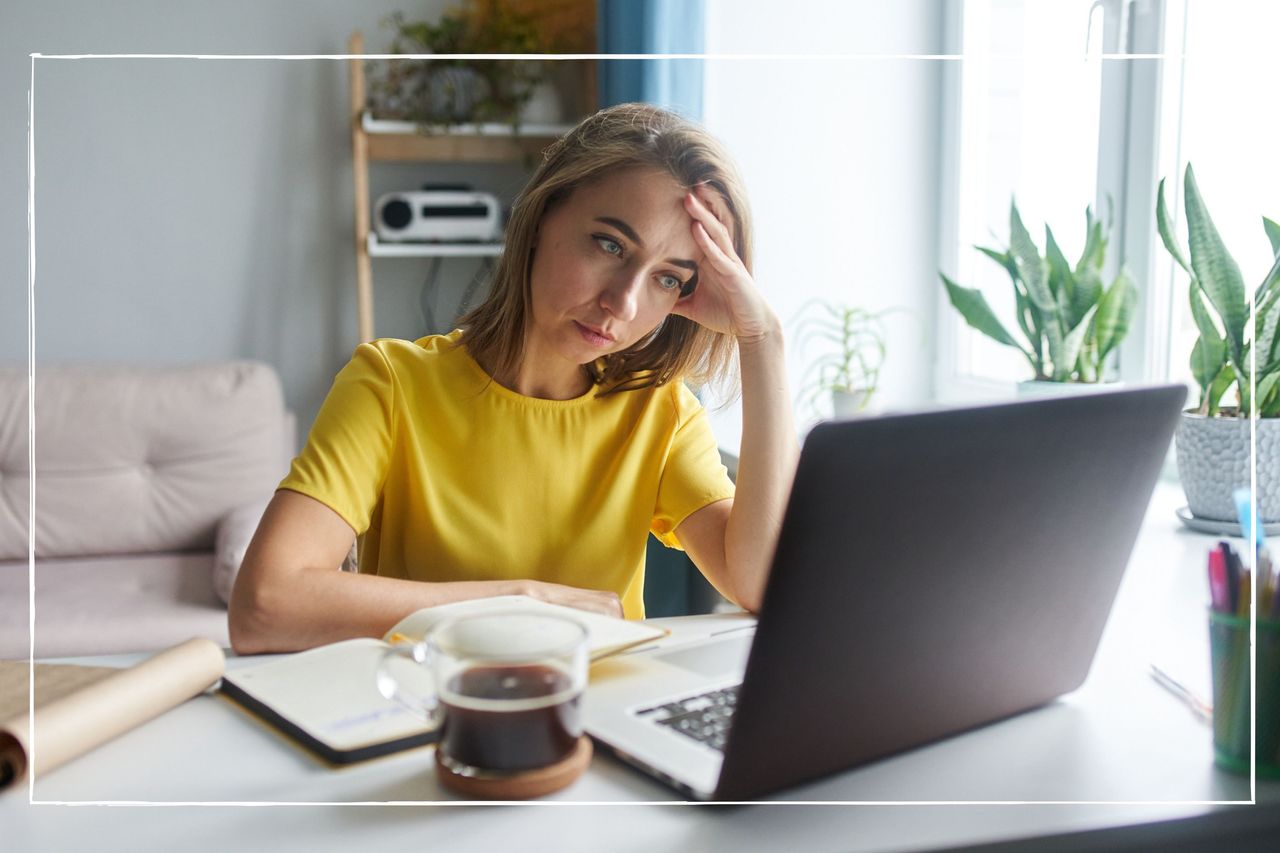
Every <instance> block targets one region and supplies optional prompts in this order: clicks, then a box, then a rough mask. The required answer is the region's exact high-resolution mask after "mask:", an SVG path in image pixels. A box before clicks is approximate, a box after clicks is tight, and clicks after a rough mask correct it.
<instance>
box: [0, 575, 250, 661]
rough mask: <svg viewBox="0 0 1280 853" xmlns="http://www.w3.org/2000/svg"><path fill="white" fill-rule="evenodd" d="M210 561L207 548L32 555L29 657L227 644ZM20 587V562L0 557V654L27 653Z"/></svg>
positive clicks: (23, 583) (23, 586)
mask: <svg viewBox="0 0 1280 853" xmlns="http://www.w3.org/2000/svg"><path fill="white" fill-rule="evenodd" d="M212 563H213V555H212V553H167V554H143V555H126V556H116V557H91V558H79V559H74V560H59V559H52V560H41V561H38V562H37V563H36V637H35V639H36V646H35V653H36V657H38V658H49V657H64V656H71V655H89V654H119V653H125V652H141V651H153V650H158V649H163V648H167V647H169V646H171V645H174V644H175V643H180V642H182V641H183V640H188V639H190V638H192V637H207V638H209V639H210V640H213V641H214V642H215V643H217V644H218V645H219V646H222V647H223V648H226V647H228V646H229V645H230V641H229V637H228V633H227V608H226V606H225V605H224V604H223V603H222V602H221V601H219V600H218V597H217V596H216V595H215V594H214V591H213V581H212ZM27 590H28V575H27V564H26V563H25V562H5V563H0V601H3V602H4V607H0V658H11V659H12V658H22V659H25V658H26V657H27V653H28V651H29V644H30V630H29V616H28V612H29V611H28V609H27V602H28V596H27Z"/></svg>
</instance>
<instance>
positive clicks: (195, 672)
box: [0, 639, 226, 790]
mask: <svg viewBox="0 0 1280 853" xmlns="http://www.w3.org/2000/svg"><path fill="white" fill-rule="evenodd" d="M225 669H226V657H225V656H224V655H223V653H222V649H220V648H218V646H217V644H216V643H214V642H213V641H211V640H204V639H193V640H187V641H186V642H185V643H180V644H178V645H176V646H174V647H172V648H170V649H166V650H165V651H162V652H160V653H158V654H156V655H155V656H153V657H150V658H148V659H147V660H145V661H143V662H142V663H139V664H137V665H136V666H133V667H130V668H128V669H123V670H121V671H120V672H119V673H117V674H115V675H111V676H109V677H107V678H104V679H103V680H101V681H99V682H97V683H95V684H91V685H89V686H87V687H83V688H81V689H79V690H77V691H75V692H74V693H70V694H68V695H66V696H63V697H62V698H60V699H55V700H54V701H52V702H50V703H48V704H47V705H42V706H40V707H38V708H36V713H35V727H34V735H35V744H34V746H35V749H34V751H33V750H32V748H31V747H32V734H33V732H32V726H31V718H30V715H29V714H27V713H23V714H20V715H18V716H17V717H14V718H13V719H12V720H9V721H7V722H5V723H3V724H0V790H2V789H4V788H6V787H8V786H10V785H16V784H17V783H18V782H20V781H22V780H23V779H24V778H25V777H26V775H27V773H28V772H30V773H33V774H34V775H36V776H39V775H40V774H42V773H47V772H49V771H50V770H53V769H55V768H57V767H60V766H62V765H63V764H65V763H66V762H68V761H71V760H72V759H74V758H78V757H79V756H81V755H84V754H85V753H86V752H89V751H90V750H92V749H96V748H97V747H99V746H101V745H102V744H104V743H106V742H107V741H109V740H111V739H113V738H116V737H119V736H120V735H122V734H124V733H125V732H127V731H129V730H130V729H134V728H137V727H138V726H140V725H142V724H143V723H145V722H147V721H148V720H152V719H155V718H156V717H158V716H160V715H161V714H163V713H164V712H165V711H168V710H171V709H173V708H176V707H177V706H178V705H181V704H182V703H183V702H185V701H187V700H188V699H190V698H192V697H193V696H198V695H199V694H200V693H203V692H204V691H205V690H207V689H208V688H209V687H211V686H213V685H214V684H216V683H217V681H218V679H220V678H221V677H222V673H223V672H224V671H225Z"/></svg>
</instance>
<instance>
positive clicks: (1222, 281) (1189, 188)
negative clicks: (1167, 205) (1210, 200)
mask: <svg viewBox="0 0 1280 853" xmlns="http://www.w3.org/2000/svg"><path fill="white" fill-rule="evenodd" d="M1186 206H1187V233H1188V235H1189V237H1190V244H1191V268H1192V269H1193V270H1195V273H1196V278H1197V279H1198V280H1199V282H1200V287H1201V289H1202V290H1203V291H1204V294H1205V295H1206V296H1207V297H1208V298H1209V302H1210V304H1212V305H1213V307H1214V310H1215V311H1217V313H1218V317H1219V318H1220V319H1221V320H1222V324H1223V327H1224V328H1225V331H1226V341H1227V348H1228V351H1229V353H1230V356H1231V360H1232V361H1234V362H1235V363H1236V364H1239V363H1240V353H1241V350H1243V348H1244V326H1245V319H1246V312H1247V307H1246V305H1245V294H1244V278H1243V276H1241V275H1240V267H1239V266H1238V265H1237V264H1236V262H1235V259H1234V258H1232V257H1231V254H1230V253H1229V252H1228V251H1227V248H1226V246H1225V245H1224V244H1223V242H1222V237H1221V236H1219V234H1218V229H1217V228H1216V227H1215V226H1214V224H1213V219H1212V218H1211V217H1210V216H1209V211H1208V209H1207V208H1206V207H1205V204H1204V200H1203V199H1202V198H1201V197H1200V188H1199V187H1197V186H1196V178H1195V173H1194V172H1193V171H1192V169H1191V164H1189V163H1188V164H1187V173H1186Z"/></svg>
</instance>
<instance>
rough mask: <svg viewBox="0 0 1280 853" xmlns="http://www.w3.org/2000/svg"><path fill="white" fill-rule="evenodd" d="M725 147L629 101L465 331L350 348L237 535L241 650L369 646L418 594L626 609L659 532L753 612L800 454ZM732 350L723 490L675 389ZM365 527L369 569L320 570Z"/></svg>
mask: <svg viewBox="0 0 1280 853" xmlns="http://www.w3.org/2000/svg"><path fill="white" fill-rule="evenodd" d="M750 246H751V238H750V215H749V211H748V209H747V203H746V197H745V194H744V191H743V186H742V182H741V180H740V179H739V178H738V176H737V173H736V171H735V170H734V168H733V166H732V164H731V163H730V162H729V160H728V157H727V156H726V155H725V153H724V152H723V150H722V148H721V147H720V146H719V144H718V143H717V142H716V141H715V140H714V139H713V138H711V137H710V136H709V135H708V134H707V133H706V132H705V131H703V130H702V129H700V128H698V127H697V126H695V125H692V124H690V123H689V122H686V121H685V120H683V119H681V118H679V117H678V116H675V115H673V114H671V113H668V112H665V111H663V110H659V109H657V108H654V107H650V106H646V105H641V104H625V105H622V106H618V107H613V108H610V109H606V110H602V111H601V112H599V113H597V114H596V115H594V116H592V117H590V118H588V119H586V120H585V121H584V122H583V123H582V124H580V125H579V126H578V127H577V128H575V129H574V130H573V131H571V132H570V133H569V134H567V135H566V136H565V137H564V138H563V139H561V140H559V141H557V142H556V143H555V144H554V145H553V146H552V147H551V149H549V151H548V152H547V155H546V157H545V159H544V162H543V163H542V165H541V166H540V167H539V168H538V169H537V171H536V172H535V173H534V175H533V177H532V179H531V180H530V183H529V185H528V186H527V187H526V188H525V190H524V192H523V193H522V194H521V196H520V198H519V199H518V201H517V203H516V205H515V208H514V210H513V211H512V216H511V220H510V223H509V225H508V233H507V244H506V248H505V250H504V253H503V256H502V260H501V262H500V263H499V266H498V269H497V271H496V273H495V279H494V283H493V287H492V289H491V293H490V295H489V297H488V298H487V300H486V301H485V302H484V303H483V304H482V305H480V306H479V307H478V308H476V309H475V310H474V311H472V312H471V313H469V314H468V315H467V316H465V317H463V318H462V320H461V321H460V326H461V329H460V330H458V331H455V332H453V333H451V334H449V335H434V336H429V337H426V338H423V339H421V340H419V341H416V342H409V341H397V340H379V341H375V342H373V343H368V344H361V345H360V346H359V347H358V348H357V350H356V352H355V355H354V356H353V358H352V360H351V362H350V363H349V364H348V365H347V366H346V367H345V368H343V370H342V371H341V372H340V373H339V375H338V377H337V378H336V380H335V381H334V385H333V389H332V390H331V391H330V393H329V396H328V397H327V398H326V400H325V402H324V405H323V406H322V408H321V410H320V413H319V414H318V415H317V418H316V422H315V424H314V425H313V427H312V430H311V433H310V436H309V438H308V441H307V445H306V447H305V448H304V449H303V451H302V453H301V454H300V455H299V456H298V458H297V459H295V460H294V463H293V466H292V469H291V471H290V473H289V476H288V477H286V478H285V480H284V481H283V482H282V483H281V484H280V489H279V490H278V491H277V492H276V495H275V497H274V498H273V499H272V502H271V504H270V506H269V507H268V509H267V511H266V513H265V514H264V515H263V518H262V522H261V524H260V525H259V527H258V531H257V533H256V535H255V536H254V539H253V542H252V544H251V545H250V547H249V549H248V552H247V554H246V555H245V559H244V563H243V566H242V568H241V571H240V574H239V577H238V578H237V581H236V585H235V590H234V592H233V595H232V601H231V606H230V613H229V619H230V629H231V641H232V645H233V647H234V648H235V650H236V651H237V652H239V653H242V654H244V653H254V652H268V651H271V652H281V651H293V650H297V649H304V648H310V647H312V646H317V645H321V644H324V643H330V642H335V641H337V640H342V639H346V638H350V637H356V636H377V635H381V634H382V633H383V632H385V631H386V630H387V629H388V628H389V627H390V626H391V625H393V624H395V623H396V622H397V621H399V620H400V619H401V618H402V617H404V616H405V615H407V614H408V613H411V612H413V611H414V610H417V609H419V608H422V607H429V606H432V605H436V604H444V603H447V602H452V601H459V600H463V599H470V598H478V597H483V596H492V595H503V594H511V593H523V594H527V595H531V596H533V597H536V598H540V599H543V600H545V601H551V602H555V603H559V604H565V605H569V606H573V607H578V608H583V609H586V610H593V611H598V612H603V613H608V614H612V615H625V616H627V617H630V618H640V617H642V616H643V615H644V610H643V599H642V593H643V580H644V552H645V544H646V540H647V537H648V535H649V533H650V531H652V532H653V533H654V534H655V535H656V536H658V537H659V538H660V539H661V540H662V541H663V542H664V543H665V544H666V545H668V546H671V547H676V548H683V549H684V550H686V551H687V552H688V554H689V556H690V557H691V558H692V560H693V562H694V563H695V564H696V565H697V566H698V568H699V570H700V571H701V572H702V573H703V574H704V575H705V576H706V577H707V579H708V580H710V582H711V583H712V584H713V585H715V587H716V588H717V589H719V590H720V592H721V593H723V594H724V595H725V596H726V597H728V598H729V599H731V600H733V601H735V602H737V603H738V604H740V605H742V606H743V607H745V608H747V609H749V610H756V609H757V608H758V607H759V605H760V600H761V597H762V595H763V591H764V585H765V580H766V575H767V573H768V570H769V565H770V560H771V558H772V555H773V551H774V546H775V544H776V541H777V536H778V529H779V527H780V525H781V521H782V513H783V509H784V506H785V503H786V498H787V495H788V493H789V490H790V486H791V478H792V476H793V474H794V470H795V462H796V457H797V455H798V447H797V443H796V433H795V429H794V427H793V425H792V421H791V413H790V404H789V395H788V393H787V389H786V379H785V375H784V358H783V342H782V334H781V330H780V325H779V323H778V319H777V317H776V316H775V315H774V313H773V312H772V311H771V310H770V308H769V307H768V305H766V303H765V301H764V299H763V298H762V297H761V296H760V293H759V292H758V291H757V289H756V287H755V284H754V282H753V281H752V278H751V267H750V258H751V254H750ZM735 346H736V349H737V355H738V359H739V370H740V376H741V382H742V389H741V390H742V401H743V432H742V446H741V458H740V462H739V470H738V478H737V487H736V492H735V488H734V485H733V484H732V483H731V482H729V480H728V477H727V476H726V474H725V471H724V467H723V466H722V465H721V464H720V462H719V457H718V453H717V451H716V445H715V441H714V438H713V437H712V435H711V431H710V428H709V426H708V424H707V421H706V415H705V412H704V411H703V410H702V407H701V405H700V404H699V403H698V402H697V400H696V399H695V398H694V397H693V395H692V394H691V393H690V392H689V391H688V389H687V388H686V387H685V386H684V384H683V382H682V380H684V379H690V380H693V381H698V382H704V381H709V380H714V379H717V378H723V377H724V375H725V374H726V372H727V368H728V366H729V364H730V363H731V359H732V355H733V348H734V347H735ZM357 536H358V537H359V541H360V573H359V574H351V573H346V572H338V571H335V570H334V569H335V567H336V566H338V565H339V564H340V563H341V562H342V560H343V558H344V556H345V555H346V554H348V552H349V551H350V548H351V545H352V542H353V541H354V540H355V538H356V537H357Z"/></svg>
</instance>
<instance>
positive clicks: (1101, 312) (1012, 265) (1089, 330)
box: [939, 202, 1137, 394]
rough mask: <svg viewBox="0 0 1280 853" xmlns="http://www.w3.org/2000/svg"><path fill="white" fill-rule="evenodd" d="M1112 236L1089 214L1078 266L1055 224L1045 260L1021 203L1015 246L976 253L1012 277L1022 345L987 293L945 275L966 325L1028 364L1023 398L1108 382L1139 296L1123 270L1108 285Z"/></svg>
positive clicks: (1013, 218)
mask: <svg viewBox="0 0 1280 853" xmlns="http://www.w3.org/2000/svg"><path fill="white" fill-rule="evenodd" d="M1109 233H1110V226H1108V227H1107V228H1106V229H1104V228H1103V224H1102V222H1101V220H1097V219H1094V218H1093V211H1092V209H1090V208H1086V209H1085V245H1084V251H1083V252H1082V253H1081V255H1080V260H1079V261H1077V262H1076V265H1075V266H1074V267H1072V266H1071V264H1070V263H1069V262H1068V261H1067V259H1066V257H1065V256H1064V255H1063V254H1062V250H1061V249H1060V248H1059V247H1058V243H1057V241H1056V240H1055V239H1054V237H1053V231H1052V230H1051V229H1050V228H1049V226H1048V225H1045V229H1044V234H1045V253H1044V255H1043V256H1041V254H1040V250H1039V248H1038V247H1037V246H1036V244H1035V242H1034V241H1032V239H1031V235H1030V234H1029V233H1027V229H1026V227H1024V226H1023V224H1022V217H1021V216H1020V215H1019V214H1018V205H1017V203H1016V202H1011V203H1010V205H1009V247H1008V248H1007V249H1005V250H1003V251H1002V250H999V249H992V248H988V247H985V246H975V247H974V248H976V249H977V250H978V251H979V252H982V253H983V254H984V255H986V256H987V257H989V258H991V260H993V261H995V262H996V263H998V264H999V265H1000V266H1001V267H1002V268H1003V269H1004V270H1005V271H1006V272H1007V273H1008V274H1009V279H1010V281H1011V282H1012V283H1013V293H1014V298H1015V300H1016V303H1017V312H1016V317H1015V319H1016V321H1017V324H1018V329H1019V330H1020V331H1021V332H1022V337H1021V338H1018V337H1015V336H1014V335H1012V334H1010V332H1009V331H1008V330H1007V329H1006V328H1005V326H1004V324H1003V323H1001V322H1000V320H999V319H997V318H996V315H995V313H994V312H993V311H992V310H991V307H990V305H988V304H987V300H986V299H985V298H984V297H983V295H982V292H981V291H980V290H978V289H976V288H968V287H962V286H960V285H958V284H956V283H955V282H954V281H952V280H951V279H949V278H947V276H946V275H943V274H942V273H941V272H939V275H940V276H941V277H942V283H943V284H944V285H945V286H946V289H947V296H948V297H949V298H950V300H951V304H952V305H953V306H954V307H955V309H956V310H957V311H959V312H960V314H961V316H963V317H964V319H965V322H967V323H968V324H969V325H970V326H972V327H973V328H975V329H977V330H978V331H979V332H982V333H983V334H984V335H986V336H987V337H989V338H991V339H992V340H994V341H996V342H997V343H1001V344H1004V345H1005V346H1011V347H1014V348H1015V349H1017V350H1018V351H1019V352H1021V353H1022V354H1023V356H1025V357H1026V359H1027V362H1028V363H1029V364H1030V365H1031V370H1032V375H1033V378H1032V379H1031V380H1030V382H1029V383H1021V384H1020V385H1019V391H1020V393H1024V394H1025V393H1036V392H1037V390H1038V383H1055V384H1054V385H1052V386H1050V388H1056V389H1059V390H1065V389H1066V388H1067V387H1069V386H1068V383H1070V384H1074V385H1076V386H1083V387H1084V388H1091V387H1094V383H1098V382H1101V381H1102V380H1103V379H1104V376H1105V368H1106V361H1107V357H1108V356H1109V355H1110V354H1111V353H1112V352H1113V351H1114V350H1115V348H1116V347H1117V346H1119V344H1120V342H1121V341H1123V340H1124V336H1125V335H1126V334H1127V333H1128V331H1129V322H1130V318H1131V316H1132V314H1133V307H1134V304H1135V303H1136V302H1137V289H1136V288H1135V287H1134V285H1133V282H1132V281H1131V280H1130V278H1129V274H1128V272H1127V271H1126V270H1125V269H1124V268H1123V267H1121V269H1120V272H1119V273H1118V274H1117V275H1116V277H1115V279H1114V280H1113V281H1112V282H1111V284H1110V285H1106V286H1104V285H1103V281H1102V267H1103V264H1104V262H1105V260H1106V252H1107V240H1108V236H1109Z"/></svg>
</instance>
